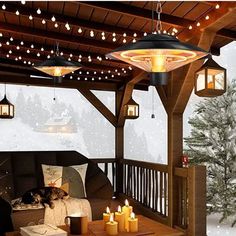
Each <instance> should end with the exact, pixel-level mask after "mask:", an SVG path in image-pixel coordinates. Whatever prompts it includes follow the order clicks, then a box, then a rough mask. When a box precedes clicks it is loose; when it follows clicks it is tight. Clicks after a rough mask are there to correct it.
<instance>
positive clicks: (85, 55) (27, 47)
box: [1, 38, 129, 70]
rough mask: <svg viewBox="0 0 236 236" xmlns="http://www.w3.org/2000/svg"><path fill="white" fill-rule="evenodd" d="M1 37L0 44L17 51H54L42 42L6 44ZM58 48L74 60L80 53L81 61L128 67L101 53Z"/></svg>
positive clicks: (49, 52) (48, 52) (43, 52)
mask: <svg viewBox="0 0 236 236" xmlns="http://www.w3.org/2000/svg"><path fill="white" fill-rule="evenodd" d="M1 39H2V40H1V44H2V45H3V46H5V47H8V48H10V49H14V50H16V51H18V52H21V51H23V50H22V49H25V50H26V51H27V50H30V52H32V51H33V52H36V53H35V54H37V53H40V54H48V55H54V52H53V54H52V53H51V50H53V47H50V46H46V45H45V46H42V44H37V43H30V42H26V41H25V40H24V45H21V44H20V42H21V40H15V39H14V41H13V42H11V43H10V45H7V43H6V42H7V41H9V40H7V39H5V38H1ZM32 44H33V45H34V48H31V45H32ZM17 46H19V47H20V49H19V50H17ZM41 48H43V51H42V50H41ZM59 50H60V52H63V56H64V57H68V58H69V57H70V54H72V55H73V56H72V60H75V59H76V60H78V59H79V58H80V55H81V56H82V61H81V63H83V60H84V58H87V59H88V58H89V57H91V59H92V62H93V63H94V62H95V64H104V62H105V63H109V64H110V65H109V66H111V67H114V68H126V69H127V70H129V69H128V67H129V65H128V64H127V63H124V62H120V61H116V60H111V59H108V60H106V59H105V56H104V55H103V54H98V53H88V52H85V51H77V50H75V51H76V54H74V53H73V52H72V50H68V49H66V48H62V47H60V48H59ZM97 57H101V58H102V60H101V61H100V60H98V59H97Z"/></svg>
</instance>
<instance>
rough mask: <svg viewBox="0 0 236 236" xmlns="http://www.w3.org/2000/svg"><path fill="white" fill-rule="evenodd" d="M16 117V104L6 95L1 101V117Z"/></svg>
mask: <svg viewBox="0 0 236 236" xmlns="http://www.w3.org/2000/svg"><path fill="white" fill-rule="evenodd" d="M12 118H14V105H12V104H11V103H10V102H9V101H8V99H7V97H6V95H5V96H4V98H3V99H2V101H0V119H12Z"/></svg>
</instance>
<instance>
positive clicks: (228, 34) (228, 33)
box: [217, 29, 236, 40]
mask: <svg viewBox="0 0 236 236" xmlns="http://www.w3.org/2000/svg"><path fill="white" fill-rule="evenodd" d="M217 35H218V36H221V37H224V38H228V39H233V40H236V31H233V30H229V29H221V30H219V31H217Z"/></svg>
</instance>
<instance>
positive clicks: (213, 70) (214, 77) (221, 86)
mask: <svg viewBox="0 0 236 236" xmlns="http://www.w3.org/2000/svg"><path fill="white" fill-rule="evenodd" d="M225 91H226V69H225V68H223V67H221V66H220V65H219V64H217V63H216V62H215V61H214V60H213V59H212V58H209V59H208V60H207V61H206V62H205V63H204V64H203V65H202V67H201V68H200V69H199V70H198V71H196V74H195V94H196V95H198V96H199V97H216V96H220V95H222V94H224V93H225Z"/></svg>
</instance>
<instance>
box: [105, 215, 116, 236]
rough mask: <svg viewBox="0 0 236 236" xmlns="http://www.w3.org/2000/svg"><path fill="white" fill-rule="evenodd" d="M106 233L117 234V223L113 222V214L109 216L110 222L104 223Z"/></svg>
mask: <svg viewBox="0 0 236 236" xmlns="http://www.w3.org/2000/svg"><path fill="white" fill-rule="evenodd" d="M106 233H107V235H117V234H118V223H117V222H116V221H114V219H113V214H111V215H110V221H109V222H107V223H106Z"/></svg>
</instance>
